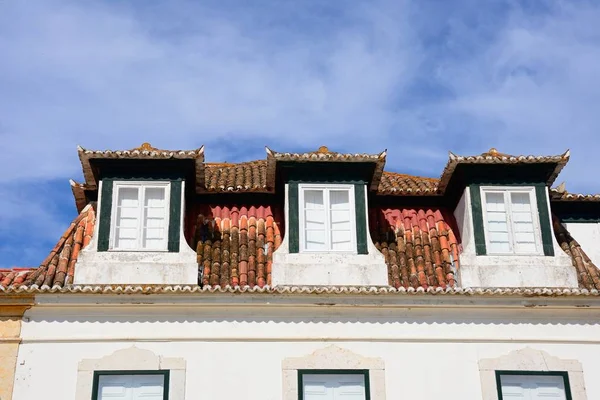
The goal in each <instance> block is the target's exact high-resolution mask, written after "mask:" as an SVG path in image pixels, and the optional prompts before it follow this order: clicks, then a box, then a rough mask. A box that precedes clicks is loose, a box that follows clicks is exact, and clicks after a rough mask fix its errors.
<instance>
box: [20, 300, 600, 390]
mask: <svg viewBox="0 0 600 400" xmlns="http://www.w3.org/2000/svg"><path fill="white" fill-rule="evenodd" d="M36 301H37V303H38V305H36V306H34V307H33V308H31V309H30V310H29V311H27V312H26V314H25V316H24V320H23V327H22V331H21V337H22V343H21V346H20V349H19V356H18V361H17V371H16V382H15V389H14V395H13V399H14V400H31V399H41V398H55V399H61V400H80V399H83V398H87V399H89V398H91V393H89V394H87V393H85V392H86V390H87V391H91V389H90V388H89V385H88V386H86V383H85V382H83V383H82V381H83V380H85V379H88V380H89V379H90V378H89V377H90V376H91V375H90V374H91V372H90V370H91V369H93V368H94V366H97V367H98V368H101V369H106V368H108V367H109V366H111V365H113V366H114V369H132V367H131V364H130V363H132V362H134V363H137V364H135V365H134V367H135V368H140V369H141V368H143V367H144V365H148V366H149V367H148V369H156V368H158V366H159V365H162V367H161V368H163V369H171V368H172V369H176V370H177V371H178V373H179V374H180V378H181V379H178V380H177V381H176V382H175V383H172V387H171V391H172V392H171V393H175V394H173V395H172V396H170V397H169V399H170V400H181V399H184V398H185V399H188V400H191V399H200V400H201V399H211V400H217V399H223V400H228V399H232V400H233V399H236V400H237V399H248V400H254V399H255V400H279V399H282V398H283V399H286V400H287V399H294V394H295V392H294V391H295V390H297V388H295V387H294V383H293V381H294V377H295V376H294V368H307V367H309V368H314V369H322V368H328V367H331V366H332V365H333V366H336V367H342V366H343V365H346V366H347V368H350V369H359V368H367V369H369V370H371V371H372V374H371V394H372V397H371V399H373V400H382V399H384V398H387V399H423V400H428V399H432V400H433V399H441V398H444V399H485V400H492V399H494V391H495V390H496V388H495V387H493V388H492V389H490V387H489V386H490V384H489V383H490V380H489V376H490V375H489V374H491V373H492V372H493V369H494V368H496V367H495V366H500V367H498V368H502V369H514V370H522V369H524V368H525V369H527V368H545V367H544V365H547V366H550V367H549V368H564V369H567V370H569V374H570V376H571V375H572V376H573V378H572V380H571V389H572V391H573V400H584V399H589V400H593V399H599V398H600V381H599V380H598V379H596V375H597V371H599V370H600V346H599V344H600V307H599V304H598V302H597V300H596V298H595V297H565V298H522V297H489V296H488V297H473V296H461V295H455V296H449V295H447V296H432V295H422V296H417V295H412V296H406V295H381V296H379V295H362V296H349V295H348V296H344V295H338V296H323V295H321V296H309V295H305V296H283V295H278V296H277V295H242V296H240V295H235V296H234V295H222V294H206V295H193V296H183V295H179V296H169V295H152V296H125V295H121V296H112V295H62V296H53V295H39V296H37V298H36ZM128 352H133V353H128ZM136 352H138V353H136ZM127 354H135V356H129V357H128V356H127ZM140 354H142V356H140ZM144 354H146V355H147V356H145V355H144ZM311 355H312V356H311ZM307 357H308V358H307ZM146 359H147V360H148V361H147V364H144V362H146V361H144V360H146ZM107 360H108V361H107ZM302 360H305V361H304V362H303V361H302ZM161 363H162V364H161ZM294 365H296V367H294ZM298 365H300V367H298ZM511 366H512V367H511ZM84 367H85V368H84ZM82 368H83V369H84V370H82ZM86 368H87V369H86ZM86 374H87V375H86ZM82 376H83V378H82ZM86 376H87V378H86ZM82 386H83V387H84V389H82ZM86 387H87V389H85V388H86ZM78 390H79V392H77V391H78ZM378 390H382V391H383V392H377V391H378ZM374 393H375V395H374ZM86 395H87V396H88V397H85V396H86ZM81 396H83V397H81ZM296 398H297V397H296Z"/></svg>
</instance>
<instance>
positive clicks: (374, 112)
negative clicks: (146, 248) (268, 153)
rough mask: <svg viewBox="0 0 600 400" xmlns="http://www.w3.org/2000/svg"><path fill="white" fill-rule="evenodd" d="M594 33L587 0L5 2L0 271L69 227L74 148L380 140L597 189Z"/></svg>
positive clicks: (222, 155) (353, 147)
mask: <svg viewBox="0 0 600 400" xmlns="http://www.w3.org/2000/svg"><path fill="white" fill-rule="evenodd" d="M598 21H600V3H599V2H597V1H592V0H590V1H586V0H573V1H559V0H556V1H536V0H520V1H516V0H514V1H513V0H506V1H505V0H490V1H485V2H483V1H480V0H455V1H442V0H414V1H409V0H406V1H403V0H395V1H384V0H382V1H377V0H373V1H366V0H365V1H360V0H358V1H357V0H354V1H335V0H327V1H326V0H321V1H317V0H303V1H298V0H295V1H287V0H256V1H252V2H248V1H234V0H219V1H210V0H208V1H182V0H174V1H158V0H144V1H141V0H139V1H108V0H107V1H71V0H27V1H17V0H4V1H0V145H1V148H2V157H0V267H9V266H14V265H18V266H37V265H38V264H39V263H40V262H41V261H42V259H43V258H44V257H45V255H46V254H47V253H48V252H49V250H50V249H51V248H52V247H53V246H54V244H55V243H56V241H57V240H58V238H59V237H60V235H61V234H62V232H63V230H64V229H65V228H66V227H67V226H68V224H69V223H70V221H71V220H72V219H73V218H74V217H75V212H76V211H75V206H74V202H73V200H72V196H71V191H70V187H69V184H68V179H69V178H74V179H76V180H79V181H81V180H82V176H81V168H80V164H79V160H78V158H77V152H76V146H77V144H80V145H82V146H84V147H86V148H91V149H106V148H109V149H129V148H132V147H136V146H138V145H140V144H141V143H142V142H146V141H148V142H151V143H152V144H153V145H154V146H156V147H160V148H167V149H179V148H183V149H188V148H197V147H200V146H201V145H203V144H204V145H206V157H207V159H208V160H209V161H225V160H227V161H243V160H251V159H256V158H264V146H265V145H269V146H270V147H272V148H274V149H275V150H280V151H303V150H314V149H316V148H317V147H318V146H320V145H323V144H325V145H328V146H329V147H330V149H332V150H335V151H347V152H357V151H361V152H362V151H365V152H379V151H381V150H383V149H385V148H387V149H388V164H387V169H388V170H392V171H398V172H405V173H412V174H419V175H425V176H434V177H435V176H438V175H439V174H440V173H441V171H442V168H443V166H444V164H445V162H446V160H447V152H448V151H449V150H451V151H453V152H455V153H457V154H466V155H469V154H479V153H481V152H483V151H486V150H487V149H489V148H490V147H492V146H494V147H497V148H498V149H499V150H500V151H502V152H506V153H512V154H523V153H526V154H542V155H547V154H560V153H562V152H564V151H565V150H566V149H567V148H570V149H571V153H572V159H571V161H570V163H569V165H568V166H567V168H566V169H565V170H564V172H563V173H562V175H561V176H560V177H559V182H560V181H563V180H564V181H566V182H567V189H568V190H570V191H575V192H585V193H595V192H600V183H598V182H597V178H596V177H597V176H598V171H599V170H600V157H599V156H598V150H597V149H598V144H599V142H600V139H599V136H598V131H599V128H600V112H599V110H600V67H599V65H600V28H599V27H598Z"/></svg>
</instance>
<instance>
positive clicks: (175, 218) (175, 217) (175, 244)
mask: <svg viewBox="0 0 600 400" xmlns="http://www.w3.org/2000/svg"><path fill="white" fill-rule="evenodd" d="M170 203H171V205H170V210H169V242H168V247H167V248H168V250H169V252H172V253H177V252H179V231H180V225H181V180H173V181H171V201H170Z"/></svg>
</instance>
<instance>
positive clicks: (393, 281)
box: [370, 207, 458, 288]
mask: <svg viewBox="0 0 600 400" xmlns="http://www.w3.org/2000/svg"><path fill="white" fill-rule="evenodd" d="M370 225H371V226H370V230H371V237H372V239H373V241H374V242H375V246H376V247H377V248H378V249H379V250H380V251H381V252H382V253H383V255H384V256H385V261H386V263H387V265H388V276H389V283H390V285H391V286H394V287H395V288H399V287H404V288H409V287H413V288H417V287H419V286H421V287H424V288H427V287H442V288H445V287H447V286H454V285H455V283H456V278H455V276H454V274H455V271H456V270H458V242H457V240H456V237H455V235H454V233H453V232H452V229H451V228H450V226H449V225H448V223H447V221H445V220H444V217H443V216H442V213H441V211H440V210H434V209H405V208H383V207H378V208H374V209H372V210H370ZM453 263H454V265H453Z"/></svg>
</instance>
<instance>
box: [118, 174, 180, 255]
mask: <svg viewBox="0 0 600 400" xmlns="http://www.w3.org/2000/svg"><path fill="white" fill-rule="evenodd" d="M126 187H134V188H138V190H140V189H142V188H143V189H148V188H150V189H152V188H157V189H158V188H160V189H162V188H164V189H165V215H164V218H165V241H164V246H163V248H161V249H151V250H150V249H144V248H142V237H143V227H141V226H139V227H138V237H137V243H136V248H135V249H122V248H119V247H116V246H115V240H116V233H117V207H118V195H119V188H126ZM143 200H144V199H143V197H142V201H141V202H140V210H139V212H140V216H139V221H140V223H142V222H143V220H144V202H143ZM170 209H171V182H169V181H114V182H113V190H112V205H111V217H110V219H111V221H110V241H109V247H108V249H109V251H137V252H139V251H143V252H166V251H168V246H169V214H170V213H169V210H170Z"/></svg>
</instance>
